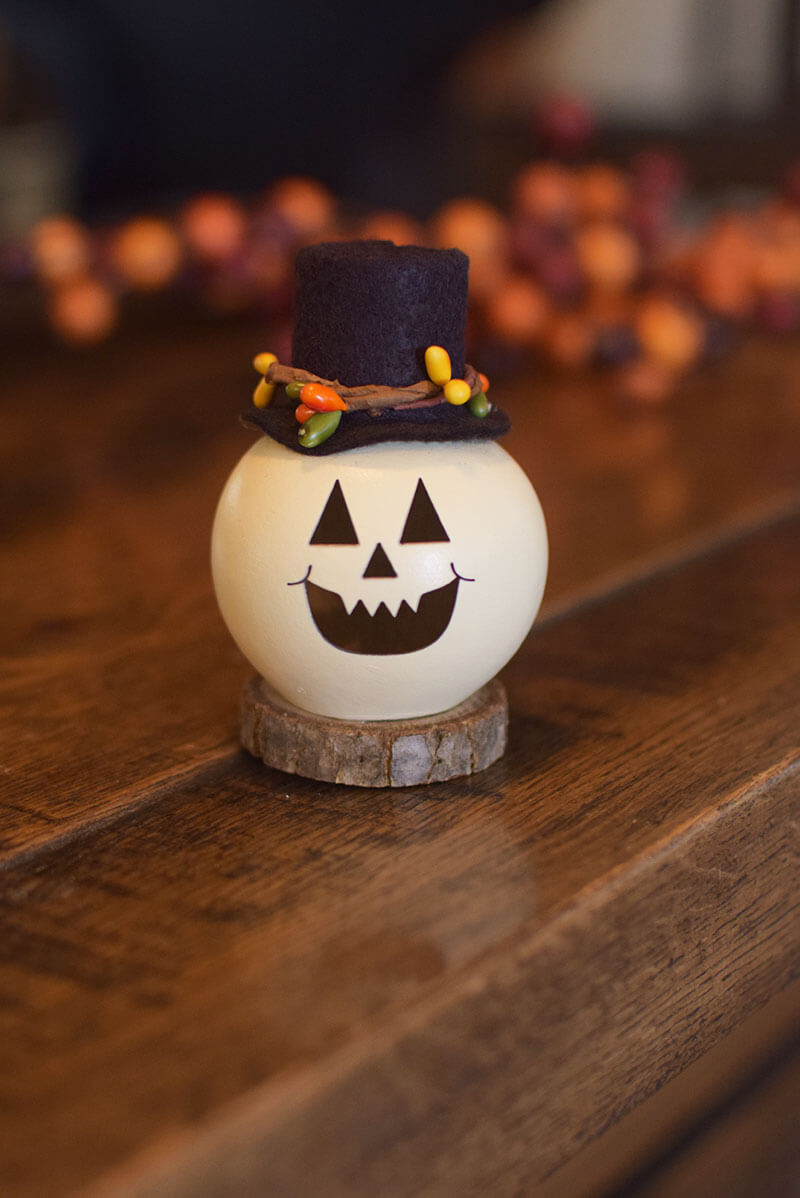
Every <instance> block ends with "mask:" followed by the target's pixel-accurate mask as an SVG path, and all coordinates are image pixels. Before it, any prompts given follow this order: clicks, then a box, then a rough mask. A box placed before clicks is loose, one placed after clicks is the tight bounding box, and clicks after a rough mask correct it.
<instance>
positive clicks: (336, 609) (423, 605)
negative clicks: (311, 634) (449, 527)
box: [289, 478, 475, 656]
mask: <svg viewBox="0 0 800 1198" xmlns="http://www.w3.org/2000/svg"><path fill="white" fill-rule="evenodd" d="M449 543H450V538H449V537H448V535H447V533H446V532H445V528H444V525H443V524H442V521H441V520H440V518H439V514H438V512H437V511H436V508H435V507H434V505H433V502H432V501H431V497H430V495H429V494H428V490H427V488H426V486H425V484H424V483H423V481H422V479H421V478H420V479H419V480H418V481H417V486H416V490H415V491H414V496H413V499H412V500H411V506H410V508H409V510H408V515H407V516H406V520H405V523H404V525H403V532H402V535H401V537H400V541H399V545H398V548H397V549H396V550H393V557H394V559H395V560H396V561H398V564H399V566H400V569H401V571H402V565H403V558H402V554H403V550H402V548H401V547H402V546H404V545H443V546H447V545H449ZM309 544H310V545H338V546H340V547H342V548H344V547H349V546H360V541H359V538H358V535H357V533H356V529H355V525H354V524H353V518H352V516H351V514H350V510H349V508H348V506H347V501H346V499H345V497H344V492H343V490H342V484H341V481H340V480H339V479H338V478H337V479H336V482H335V483H334V484H333V487H332V489H331V493H330V495H329V496H328V500H327V502H326V504H325V508H324V510H323V512H322V515H321V516H320V518H319V521H318V523H317V526H316V528H315V529H314V532H313V534H312V536H311V540H310V542H309ZM360 556H363V555H360ZM450 570H451V571H452V575H453V577H452V579H451V580H450V581H449V582H446V583H444V584H443V585H442V586H439V587H435V588H434V589H433V590H430V591H426V592H425V593H424V594H423V595H422V596H420V598H419V602H418V606H417V607H416V609H415V608H414V607H412V606H411V604H410V603H409V602H408V600H407V599H402V600H401V601H400V606H399V607H398V608H397V611H396V612H395V613H393V612H392V611H391V610H390V608H389V607H388V605H387V603H386V601H385V600H384V599H383V598H381V599H380V601H379V603H378V606H377V608H375V610H374V611H373V612H372V613H370V610H369V608H368V607H367V604H366V603H365V601H364V600H363V599H359V600H358V602H357V603H356V605H355V607H354V608H353V609H352V610H351V611H348V610H347V607H346V606H345V603H344V600H343V599H342V596H341V595H340V594H339V593H338V591H332V590H329V589H328V588H326V587H324V586H322V585H320V584H319V583H317V582H314V581H313V580H312V572H313V566H312V565H309V567H308V570H307V571H306V574H305V577H304V578H302V579H299V580H298V581H297V582H290V583H289V586H300V585H302V586H304V587H305V593H306V598H307V600H308V607H309V611H310V612H311V616H312V619H313V621H314V624H315V625H316V627H317V629H318V631H319V632H320V634H321V635H322V636H323V637H324V638H325V640H326V641H327V642H328V644H330V645H334V646H335V647H336V648H337V649H342V650H344V652H345V653H371V654H375V655H377V656H381V655H384V654H392V653H416V652H417V651H418V650H420V649H426V648H427V647H428V646H429V645H432V644H433V643H434V641H437V640H438V639H439V637H440V636H441V635H442V633H443V632H444V631H445V629H446V628H447V626H448V624H449V623H450V617H451V616H452V614H453V608H454V607H455V602H456V596H457V595H458V584H459V583H460V582H474V581H475V580H474V579H473V578H465V577H464V575H462V574H459V573H458V571H457V570H456V567H455V565H454V564H453V562H452V561H451V562H450ZM361 577H362V579H363V580H365V590H366V591H367V593H368V595H369V592H370V591H372V592H373V593H376V592H375V587H376V585H378V586H381V589H382V590H383V589H385V583H386V581H387V580H389V579H397V578H398V577H399V575H398V571H397V570H396V569H395V567H394V565H393V564H392V559H391V558H390V557H389V555H388V554H387V552H386V550H385V548H384V546H383V543H382V542H381V541H377V542H376V543H375V547H374V548H373V550H372V552H371V553H370V555H369V560H368V561H367V563H366V566H365V567H364V571H363V573H362V575H361Z"/></svg>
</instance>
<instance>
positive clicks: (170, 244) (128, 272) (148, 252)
mask: <svg viewBox="0 0 800 1198" xmlns="http://www.w3.org/2000/svg"><path fill="white" fill-rule="evenodd" d="M111 257H112V260H113V263H114V266H115V267H116V269H117V270H118V271H119V273H120V275H121V276H122V278H123V279H124V280H125V281H126V283H128V284H129V285H130V286H131V287H134V288H136V289H137V290H140V291H157V290H158V289H159V288H160V287H165V286H166V284H167V283H169V282H170V281H171V280H172V279H173V278H174V277H175V275H176V274H177V272H178V269H179V267H180V264H181V247H180V242H179V240H178V236H177V234H176V233H175V231H174V229H173V228H172V226H171V225H168V224H167V222H166V221H163V220H159V219H157V218H156V217H149V216H141V217H138V218H137V219H136V220H131V221H128V223H127V224H125V225H123V226H122V228H121V229H120V230H119V232H118V233H117V234H116V236H115V237H114V240H113V243H112V246H111Z"/></svg>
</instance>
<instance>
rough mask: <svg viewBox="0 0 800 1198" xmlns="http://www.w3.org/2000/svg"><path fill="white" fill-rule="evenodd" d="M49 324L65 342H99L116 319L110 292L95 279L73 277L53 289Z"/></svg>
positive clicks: (114, 306) (113, 301)
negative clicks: (73, 278) (74, 278)
mask: <svg viewBox="0 0 800 1198" xmlns="http://www.w3.org/2000/svg"><path fill="white" fill-rule="evenodd" d="M49 317H50V323H51V324H52V326H53V328H54V329H55V331H56V332H57V333H58V335H59V336H60V337H62V338H63V339H64V340H65V341H71V342H73V343H75V344H79V343H80V344H89V343H91V342H94V341H102V340H103V338H104V337H107V336H108V334H109V333H110V332H111V330H112V329H113V327H114V325H115V323H116V320H117V304H116V300H115V299H114V296H113V294H112V292H111V291H110V290H109V288H108V287H106V285H105V284H104V283H101V282H99V281H98V280H97V279H91V278H86V279H76V280H73V281H72V282H69V283H63V284H62V285H61V286H59V287H57V288H56V290H55V291H54V292H53V296H52V299H51V301H50V308H49Z"/></svg>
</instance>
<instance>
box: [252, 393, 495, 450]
mask: <svg viewBox="0 0 800 1198" xmlns="http://www.w3.org/2000/svg"><path fill="white" fill-rule="evenodd" d="M241 421H242V424H244V425H245V426H246V427H247V428H253V429H257V430H258V431H259V432H262V433H266V434H267V435H268V436H270V437H272V439H273V441H278V442H279V443H280V444H281V445H285V446H286V447H287V448H288V449H293V450H295V451H296V452H297V453H302V454H305V455H310V456H317V457H323V456H324V455H325V454H329V453H342V452H343V451H344V450H347V449H358V448H359V447H360V446H362V445H376V444H377V443H378V442H380V441H496V440H497V439H498V438H499V437H502V436H504V435H505V434H506V433H507V432H508V430H509V428H510V427H511V421H510V420H509V418H508V416H507V415H506V413H505V412H503V411H502V410H501V409H500V408H495V407H493V408H492V409H491V411H490V412H488V414H487V415H486V416H484V417H483V419H480V418H479V417H477V416H473V414H472V412H470V410H469V407H468V405H466V404H463V405H460V406H456V405H455V404H449V403H441V404H436V405H435V406H433V407H428V408H412V409H409V408H404V409H397V408H382V409H380V410H379V411H374V412H346V413H345V414H344V415H343V417H342V420H341V422H340V424H339V427H338V429H337V430H336V432H335V433H334V434H333V436H332V437H329V438H328V440H327V441H323V442H322V444H321V445H317V446H315V447H314V448H313V449H306V448H305V447H304V446H302V445H301V444H300V442H299V441H298V439H297V430H298V427H299V426H298V423H297V420H296V418H295V414H294V406H292V407H288V406H285V405H283V404H281V403H276V404H273V405H271V406H270V407H268V408H255V407H253V408H248V410H247V411H246V412H243V413H242V415H241Z"/></svg>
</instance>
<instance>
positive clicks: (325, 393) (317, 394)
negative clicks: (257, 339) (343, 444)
mask: <svg viewBox="0 0 800 1198" xmlns="http://www.w3.org/2000/svg"><path fill="white" fill-rule="evenodd" d="M277 361H278V359H277V358H276V356H275V354H266V353H264V354H256V356H255V358H254V359H253V366H254V367H255V369H256V370H257V371H258V373H259V374H261V375H262V376H263V375H266V373H267V371H268V370H269V368H270V366H272V365H274V364H275V363H276V362H277ZM275 386H276V384H275V383H271V382H268V381H267V379H266V378H264V377H262V379H261V381H260V382H259V384H258V386H257V387H256V389H255V391H254V393H253V403H254V404H255V406H256V407H257V408H266V407H267V406H268V405H269V404H270V403H271V402H272V398H273V396H274V394H275ZM286 394H287V395H288V396H289V398H290V399H297V400H299V401H300V402H299V403H298V405H297V407H296V408H295V413H294V414H295V417H296V419H297V422H298V424H299V425H300V428H299V429H298V433H297V439H298V441H299V442H300V444H301V445H302V446H303V448H304V449H313V448H314V447H315V446H316V445H321V444H322V443H323V441H327V440H328V438H329V437H332V436H333V434H334V433H335V432H336V430H337V428H338V427H339V421H340V420H341V418H342V412H346V411H347V404H346V403H345V402H344V400H343V399H342V397H341V395H339V393H338V391H334V389H333V387H328V386H327V385H326V384H325V383H314V382H311V383H300V382H291V383H287V384H286Z"/></svg>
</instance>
